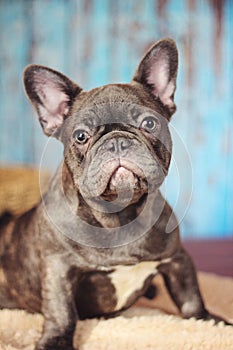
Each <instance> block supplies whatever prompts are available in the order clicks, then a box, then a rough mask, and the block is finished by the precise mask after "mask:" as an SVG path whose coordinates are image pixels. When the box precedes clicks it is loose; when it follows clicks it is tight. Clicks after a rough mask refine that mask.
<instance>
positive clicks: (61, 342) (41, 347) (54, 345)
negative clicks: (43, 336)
mask: <svg viewBox="0 0 233 350" xmlns="http://www.w3.org/2000/svg"><path fill="white" fill-rule="evenodd" d="M35 350H78V348H77V347H76V348H74V347H73V345H72V344H71V343H70V341H67V340H66V339H65V338H64V337H54V338H51V339H48V340H47V341H46V342H43V341H39V343H38V344H37V346H36V348H35Z"/></svg>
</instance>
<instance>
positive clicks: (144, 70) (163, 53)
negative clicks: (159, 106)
mask: <svg viewBox="0 0 233 350" xmlns="http://www.w3.org/2000/svg"><path fill="white" fill-rule="evenodd" d="M177 67H178V51H177V48H176V44H175V42H174V41H173V40H172V39H163V40H160V41H158V42H157V43H156V44H155V45H153V46H152V47H151V48H150V50H149V51H148V52H147V53H146V54H145V56H144V57H143V59H142V61H141V63H140V64H139V66H138V69H137V71H136V73H135V75H134V77H133V80H134V81H137V82H138V83H140V84H142V85H143V86H144V87H145V88H146V89H149V91H150V92H151V93H152V94H153V95H154V97H156V98H159V99H160V101H161V102H162V103H163V105H164V106H165V107H166V108H167V109H168V111H169V114H170V115H172V113H174V112H175V109H176V106H175V103H174V93H175V89H176V75H177Z"/></svg>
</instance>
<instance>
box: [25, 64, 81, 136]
mask: <svg viewBox="0 0 233 350" xmlns="http://www.w3.org/2000/svg"><path fill="white" fill-rule="evenodd" d="M24 86H25V90H26V93H27V95H28V97H29V99H30V101H31V103H32V105H33V106H34V108H35V109H36V111H37V114H38V116H39V121H40V124H41V126H42V128H43V130H44V133H45V134H46V135H52V134H53V133H54V132H55V131H56V130H57V129H58V128H59V127H60V126H61V125H62V123H63V121H64V120H65V119H66V118H67V116H68V115H69V110H70V108H71V106H72V103H73V101H74V99H75V97H76V96H77V95H78V94H79V93H80V92H81V90H82V89H81V88H80V87H79V86H78V85H76V84H75V83H73V82H72V81H71V80H70V79H68V78H67V77H66V76H64V75H63V74H61V73H59V72H57V71H55V70H53V69H50V68H47V67H43V66H39V65H30V66H28V67H27V68H26V69H25V71H24Z"/></svg>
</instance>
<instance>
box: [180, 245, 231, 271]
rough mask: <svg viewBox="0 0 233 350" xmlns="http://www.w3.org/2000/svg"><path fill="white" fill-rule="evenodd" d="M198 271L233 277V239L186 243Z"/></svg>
mask: <svg viewBox="0 0 233 350" xmlns="http://www.w3.org/2000/svg"><path fill="white" fill-rule="evenodd" d="M183 245H184V247H185V248H186V250H187V251H188V252H189V254H190V255H191V256H192V258H193V261H194V263H195V266H196V268H197V270H199V271H206V272H213V273H217V274H219V275H224V276H231V277H233V239H232V240H231V239H226V240H201V241H184V242H183Z"/></svg>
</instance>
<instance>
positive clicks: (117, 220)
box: [61, 163, 164, 228]
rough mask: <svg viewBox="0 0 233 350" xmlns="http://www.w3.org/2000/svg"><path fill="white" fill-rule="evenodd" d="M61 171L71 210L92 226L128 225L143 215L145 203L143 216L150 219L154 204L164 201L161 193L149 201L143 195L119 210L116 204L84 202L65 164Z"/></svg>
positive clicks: (93, 201) (112, 226)
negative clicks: (145, 208)
mask: <svg viewBox="0 0 233 350" xmlns="http://www.w3.org/2000/svg"><path fill="white" fill-rule="evenodd" d="M61 171H62V187H63V194H64V195H65V198H66V200H67V203H69V205H70V207H71V210H72V211H73V212H74V211H75V212H76V214H77V215H78V216H79V217H80V219H82V220H84V221H86V222H87V223H88V224H90V225H92V226H97V227H104V228H115V227H121V226H123V225H126V224H128V223H129V222H131V221H132V220H134V219H135V218H136V217H137V216H138V215H140V214H141V212H142V210H143V208H144V206H145V203H147V206H148V208H147V211H146V212H145V213H144V214H143V215H146V216H148V218H150V217H151V215H152V210H153V208H154V202H155V201H156V200H157V201H161V200H163V201H164V199H163V198H162V197H161V195H160V193H159V191H157V192H156V193H154V195H153V196H151V197H150V199H149V200H148V195H147V194H142V195H141V196H140V198H138V199H137V201H135V200H134V201H132V202H131V203H129V204H128V205H126V206H122V208H121V209H119V208H120V206H119V203H118V206H117V205H115V206H114V203H111V202H109V203H108V202H106V201H103V202H101V201H100V202H98V201H95V200H90V201H87V200H84V199H83V197H82V196H81V194H80V193H79V191H78V190H77V189H75V185H74V183H73V180H72V175H71V173H70V171H69V169H68V167H67V166H66V164H65V163H63V166H62V169H61ZM148 201H149V203H148ZM109 205H111V208H112V210H110V211H109V209H108V208H109Z"/></svg>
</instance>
